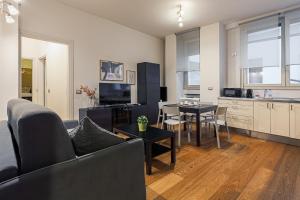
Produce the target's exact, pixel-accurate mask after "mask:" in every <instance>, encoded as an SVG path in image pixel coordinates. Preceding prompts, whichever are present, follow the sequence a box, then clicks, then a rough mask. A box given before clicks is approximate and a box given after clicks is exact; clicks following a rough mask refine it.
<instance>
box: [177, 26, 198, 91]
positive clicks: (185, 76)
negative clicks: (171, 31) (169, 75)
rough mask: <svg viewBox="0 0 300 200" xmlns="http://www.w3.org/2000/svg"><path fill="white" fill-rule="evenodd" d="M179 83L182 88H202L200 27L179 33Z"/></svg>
mask: <svg viewBox="0 0 300 200" xmlns="http://www.w3.org/2000/svg"><path fill="white" fill-rule="evenodd" d="M177 83H178V88H182V90H189V89H199V88H200V29H199V28H198V29H194V30H191V31H187V32H184V33H180V34H177Z"/></svg>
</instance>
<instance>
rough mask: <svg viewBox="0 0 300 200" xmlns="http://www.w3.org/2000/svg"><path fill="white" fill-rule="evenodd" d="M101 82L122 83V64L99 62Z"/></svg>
mask: <svg viewBox="0 0 300 200" xmlns="http://www.w3.org/2000/svg"><path fill="white" fill-rule="evenodd" d="M100 80H101V81H123V80H124V63H120V62H113V61H105V60H100Z"/></svg>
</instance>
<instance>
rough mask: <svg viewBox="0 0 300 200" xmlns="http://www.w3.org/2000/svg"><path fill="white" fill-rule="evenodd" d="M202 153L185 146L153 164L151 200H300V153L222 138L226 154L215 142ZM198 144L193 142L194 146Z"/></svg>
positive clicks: (249, 140) (282, 146)
mask: <svg viewBox="0 0 300 200" xmlns="http://www.w3.org/2000/svg"><path fill="white" fill-rule="evenodd" d="M206 137H207V138H204V139H203V141H202V143H203V145H202V146H201V147H196V146H195V145H194V144H187V143H186V141H185V139H183V140H184V141H183V145H182V147H181V148H180V149H178V151H177V163H176V165H175V167H174V166H170V165H169V163H170V154H165V155H161V156H160V157H157V158H156V159H155V160H154V161H153V175H151V176H147V175H146V185H147V199H149V200H152V199H155V200H165V199H170V200H173V199H187V200H205V199H220V200H223V199H224V200H234V199H239V200H240V199H251V200H252V199H253V200H255V199H262V200H271V199H285V200H288V199H295V200H296V199H299V200H300V148H299V147H295V146H290V145H285V144H279V143H274V142H269V141H264V140H259V139H254V138H250V137H247V136H242V135H238V134H233V135H232V141H231V143H228V142H226V137H225V134H224V135H223V136H222V140H221V141H222V146H223V148H222V149H220V150H219V149H217V148H216V140H215V138H214V137H213V136H206ZM193 141H195V139H194V140H193Z"/></svg>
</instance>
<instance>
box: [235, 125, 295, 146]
mask: <svg viewBox="0 0 300 200" xmlns="http://www.w3.org/2000/svg"><path fill="white" fill-rule="evenodd" d="M230 130H232V131H233V132H235V133H238V134H241V135H244V136H248V137H254V138H258V139H263V140H268V141H272V142H278V143H283V144H288V145H293V146H297V147H300V140H299V139H294V138H288V137H284V136H279V135H272V134H267V133H260V132H256V131H249V130H245V129H238V128H230Z"/></svg>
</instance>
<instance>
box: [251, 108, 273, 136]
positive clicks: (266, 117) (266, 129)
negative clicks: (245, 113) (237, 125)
mask: <svg viewBox="0 0 300 200" xmlns="http://www.w3.org/2000/svg"><path fill="white" fill-rule="evenodd" d="M270 106H271V103H270V102H254V131H258V132H262V133H270V130H271V112H270Z"/></svg>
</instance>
